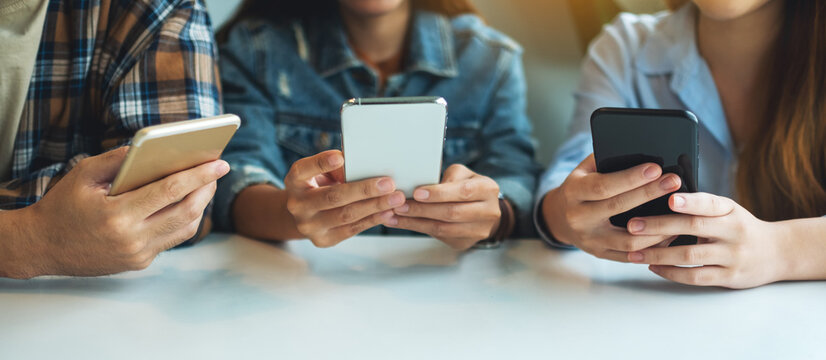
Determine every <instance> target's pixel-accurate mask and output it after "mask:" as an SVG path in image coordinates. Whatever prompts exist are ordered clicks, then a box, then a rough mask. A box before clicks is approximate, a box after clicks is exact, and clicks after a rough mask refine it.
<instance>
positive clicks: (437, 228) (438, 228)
mask: <svg viewBox="0 0 826 360" xmlns="http://www.w3.org/2000/svg"><path fill="white" fill-rule="evenodd" d="M446 232H447V229H446V228H445V226H444V225H443V224H439V223H434V224H433V225H432V226H431V229H430V235H431V236H433V237H435V238H437V239H438V238H442V237H444V236H445V235H446Z"/></svg>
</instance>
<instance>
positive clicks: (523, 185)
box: [215, 11, 540, 236]
mask: <svg viewBox="0 0 826 360" xmlns="http://www.w3.org/2000/svg"><path fill="white" fill-rule="evenodd" d="M220 52H221V60H220V65H221V79H222V83H223V88H224V100H225V109H226V111H227V112H228V113H235V114H238V115H239V116H240V117H241V120H242V125H241V128H240V129H239V131H238V133H237V134H236V135H235V138H234V139H233V140H232V142H231V143H230V145H229V147H228V148H227V150H226V152H225V154H224V155H225V157H224V158H225V159H226V160H227V161H228V162H229V163H230V164H231V166H232V168H233V170H232V172H231V173H230V174H229V175H228V176H226V177H225V178H224V179H222V180H221V181H220V182H219V188H218V192H217V195H216V208H215V211H216V213H215V222H216V224H217V226H218V227H219V229H223V230H231V229H232V228H233V225H232V221H231V206H232V203H233V201H234V199H235V197H236V196H237V195H238V193H239V192H240V191H242V190H243V189H244V188H246V187H248V186H250V185H253V184H262V183H267V184H272V185H274V186H277V187H283V179H284V176H285V175H286V174H287V172H288V171H289V168H290V166H291V164H292V163H293V162H295V161H296V160H299V159H301V158H304V157H307V156H311V155H315V154H317V153H319V152H322V151H325V150H329V149H341V120H340V110H341V105H342V103H343V102H344V101H346V100H347V99H350V98H357V97H363V98H366V97H379V96H442V97H444V98H445V99H446V100H447V102H448V111H449V115H448V117H449V119H448V125H447V134H446V142H445V147H444V161H443V163H444V166H445V167H447V166H449V165H451V164H464V165H466V166H468V167H469V168H470V169H472V170H474V171H475V172H477V173H480V174H483V175H486V176H489V177H491V178H493V179H494V180H496V181H497V183H498V184H499V186H500V188H501V191H502V193H503V194H504V195H505V197H506V198H507V199H508V200H509V201H510V202H511V204H512V205H513V206H514V207H515V209H516V211H517V218H518V219H517V226H516V228H517V230H516V232H515V234H514V235H515V236H531V235H534V234H535V233H534V231H533V225H532V223H531V218H530V216H531V210H532V205H533V194H534V190H535V183H536V177H537V176H538V174H539V171H540V169H539V166H538V165H537V164H536V163H535V161H534V144H533V141H532V139H531V125H530V122H529V121H528V118H527V115H526V112H525V111H526V109H525V75H524V70H523V67H522V58H521V55H522V49H521V48H520V46H519V45H518V44H517V43H515V42H514V41H513V40H511V39H510V38H508V37H506V36H504V35H502V34H501V33H499V32H497V31H496V30H494V29H492V28H490V27H488V26H486V25H485V24H484V23H483V22H482V20H480V19H479V18H478V17H476V16H473V15H462V16H459V17H455V18H448V17H445V16H442V15H439V14H434V13H430V12H423V11H417V12H415V14H414V16H413V20H412V25H411V33H410V34H409V38H408V47H407V51H406V52H405V54H406V55H405V58H404V65H403V71H402V72H401V73H399V74H396V75H393V76H391V77H390V78H388V79H387V84H386V87H385V89H384V90H381V89H380V88H379V87H380V84H379V78H378V75H377V73H376V72H375V71H374V70H372V69H371V68H369V67H368V66H366V65H365V64H364V63H363V62H362V61H361V60H359V58H358V57H357V56H356V55H355V52H354V51H353V50H352V49H351V47H350V45H349V42H348V40H347V35H346V33H345V31H344V28H343V25H342V23H341V20H340V19H339V18H338V17H333V18H324V19H308V20H302V21H294V22H288V23H283V24H278V23H273V22H268V21H261V20H254V21H253V20H251V21H244V22H241V23H239V24H238V25H236V26H235V27H234V28H233V29H231V31H230V33H229V39H228V41H227V42H226V43H224V44H222V46H221V47H220ZM411 151H415V149H411ZM368 233H394V234H400V233H402V234H403V233H408V232H406V231H405V232H401V231H399V230H393V229H386V228H383V227H377V228H374V229H371V230H370V231H368Z"/></svg>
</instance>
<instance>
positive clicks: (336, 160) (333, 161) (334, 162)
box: [327, 155, 344, 166]
mask: <svg viewBox="0 0 826 360" xmlns="http://www.w3.org/2000/svg"><path fill="white" fill-rule="evenodd" d="M342 162H344V159H343V158H342V157H341V156H338V155H332V156H330V157H328V158H327V163H328V164H330V166H340V165H341V163H342Z"/></svg>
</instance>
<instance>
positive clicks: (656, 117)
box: [591, 108, 699, 246]
mask: <svg viewBox="0 0 826 360" xmlns="http://www.w3.org/2000/svg"><path fill="white" fill-rule="evenodd" d="M698 133H699V132H698V121H697V116H695V115H694V114H693V113H691V112H690V111H686V110H659V109H624V108H601V109H597V110H596V111H594V113H593V114H592V115H591V135H592V138H593V140H594V158H595V160H596V165H597V171H599V172H600V173H611V172H615V171H620V170H625V169H628V168H632V167H634V166H637V165H642V164H645V163H655V164H658V165H660V167H662V169H663V173H674V174H677V175H678V176H679V177H680V179H681V180H682V187H681V188H680V189H679V190H677V191H676V192H696V191H697V170H698V165H699V143H698ZM670 196H671V194H668V195H665V196H663V197H660V198H658V199H655V200H652V201H650V202H648V203H645V204H643V205H640V206H638V207H636V208H634V209H631V210H629V211H626V212H624V213H622V214H617V215H614V216H612V217H611V224H613V225H614V226H619V227H627V226H628V221H629V220H631V218H634V217H646V216H656V215H666V214H673V213H674V212H673V211H672V210H671V208H669V207H668V198H669V197H670ZM696 243H697V237H695V236H689V235H681V236H679V237H678V238H677V239H675V240H674V241H672V242H671V244H670V245H669V246H676V245H691V244H696Z"/></svg>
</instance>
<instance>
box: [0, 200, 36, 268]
mask: <svg viewBox="0 0 826 360" xmlns="http://www.w3.org/2000/svg"><path fill="white" fill-rule="evenodd" d="M34 212H35V211H34V209H33V206H30V207H27V208H24V209H20V210H12V211H0V229H2V232H3V238H2V240H0V277H8V278H15V279H28V278H32V277H35V276H39V275H43V274H46V273H47V272H46V271H45V270H46V269H45V266H44V264H43V261H42V259H43V254H44V253H45V252H44V251H43V250H44V249H43V248H44V247H45V244H44V241H43V239H42V237H41V236H40V235H38V234H36V233H35V232H36V231H37V229H38V228H37V226H43V224H35V223H36V222H37V221H36V219H34V217H35V215H34Z"/></svg>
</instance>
